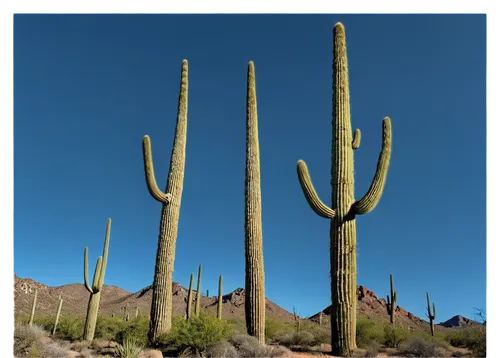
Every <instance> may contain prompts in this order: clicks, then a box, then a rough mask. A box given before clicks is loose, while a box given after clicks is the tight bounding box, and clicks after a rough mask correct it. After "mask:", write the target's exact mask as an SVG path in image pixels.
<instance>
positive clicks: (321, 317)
mask: <svg viewBox="0 0 500 358" xmlns="http://www.w3.org/2000/svg"><path fill="white" fill-rule="evenodd" d="M318 323H319V325H320V326H322V325H323V311H321V312H320V313H319V319H318Z"/></svg>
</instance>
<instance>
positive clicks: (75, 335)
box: [48, 315, 85, 342]
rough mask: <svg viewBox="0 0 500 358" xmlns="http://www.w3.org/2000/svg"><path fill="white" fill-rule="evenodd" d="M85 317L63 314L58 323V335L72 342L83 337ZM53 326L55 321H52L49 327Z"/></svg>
mask: <svg viewBox="0 0 500 358" xmlns="http://www.w3.org/2000/svg"><path fill="white" fill-rule="evenodd" d="M84 324H85V318H82V317H78V316H66V315H64V316H61V317H60V318H59V323H58V324H57V330H56V337H57V338H61V339H64V340H68V341H71V342H74V341H77V340H80V339H82V337H83V328H84ZM51 327H53V322H52V323H50V326H49V327H48V329H50V328H51Z"/></svg>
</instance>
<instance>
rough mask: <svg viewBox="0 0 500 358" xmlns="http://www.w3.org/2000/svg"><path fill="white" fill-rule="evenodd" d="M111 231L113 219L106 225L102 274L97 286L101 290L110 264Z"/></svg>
mask: <svg viewBox="0 0 500 358" xmlns="http://www.w3.org/2000/svg"><path fill="white" fill-rule="evenodd" d="M110 231H111V219H108V223H107V224H106V235H105V239H104V249H103V250H102V265H101V273H100V274H99V281H97V285H98V288H99V290H101V289H102V286H103V284H104V274H105V273H106V266H107V263H108V248H109V232H110Z"/></svg>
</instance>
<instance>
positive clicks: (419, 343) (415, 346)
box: [404, 336, 439, 357]
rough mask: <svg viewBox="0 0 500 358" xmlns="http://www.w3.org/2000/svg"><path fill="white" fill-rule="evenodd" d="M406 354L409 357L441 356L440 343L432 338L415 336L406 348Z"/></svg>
mask: <svg viewBox="0 0 500 358" xmlns="http://www.w3.org/2000/svg"><path fill="white" fill-rule="evenodd" d="M404 353H405V355H406V356H409V357H437V356H439V351H438V345H437V343H436V342H435V341H433V340H431V339H426V338H424V337H420V336H417V337H414V338H412V340H411V341H410V342H409V343H408V345H407V346H406V349H405V352H404Z"/></svg>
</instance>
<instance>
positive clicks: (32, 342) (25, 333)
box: [14, 324, 47, 357]
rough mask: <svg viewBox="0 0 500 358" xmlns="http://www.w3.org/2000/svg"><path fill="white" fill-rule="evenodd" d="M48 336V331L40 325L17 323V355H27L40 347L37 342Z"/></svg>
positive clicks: (15, 349)
mask: <svg viewBox="0 0 500 358" xmlns="http://www.w3.org/2000/svg"><path fill="white" fill-rule="evenodd" d="M46 336H47V332H45V331H44V330H43V328H42V327H40V326H38V325H33V326H31V327H30V326H28V325H27V324H16V326H15V330H14V355H15V356H16V357H26V356H27V355H28V354H30V351H31V350H37V349H38V347H37V343H39V340H40V338H42V337H46ZM32 347H35V348H32ZM31 355H36V354H31Z"/></svg>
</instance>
